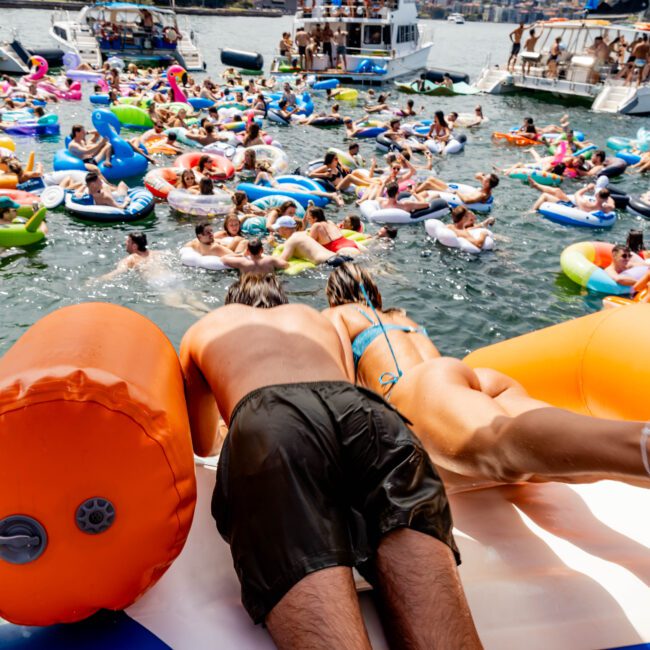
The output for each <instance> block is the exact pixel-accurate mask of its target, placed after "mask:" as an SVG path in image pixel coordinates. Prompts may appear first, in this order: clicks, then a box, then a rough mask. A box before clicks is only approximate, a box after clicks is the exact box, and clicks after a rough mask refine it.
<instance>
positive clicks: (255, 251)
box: [248, 237, 264, 255]
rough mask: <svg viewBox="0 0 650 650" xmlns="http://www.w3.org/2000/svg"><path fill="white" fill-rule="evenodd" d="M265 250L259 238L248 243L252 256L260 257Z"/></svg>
mask: <svg viewBox="0 0 650 650" xmlns="http://www.w3.org/2000/svg"><path fill="white" fill-rule="evenodd" d="M263 250H264V244H263V243H262V240H261V239H260V238H259V237H253V239H250V240H249V241H248V252H249V253H250V254H251V255H259V254H260V253H261V252H262V251H263Z"/></svg>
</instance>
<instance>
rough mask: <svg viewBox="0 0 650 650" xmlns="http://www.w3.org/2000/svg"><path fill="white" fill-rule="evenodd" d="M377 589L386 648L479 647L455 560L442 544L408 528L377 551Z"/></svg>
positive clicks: (396, 532)
mask: <svg viewBox="0 0 650 650" xmlns="http://www.w3.org/2000/svg"><path fill="white" fill-rule="evenodd" d="M376 564H377V574H378V591H379V596H380V598H381V601H382V606H383V608H384V609H385V610H386V612H385V615H384V616H383V622H384V625H385V626H386V630H385V631H386V634H387V636H388V639H389V644H390V646H391V647H394V648H409V649H410V650H431V649H432V648H440V649H444V650H453V649H454V648H458V650H461V649H462V650H473V649H478V648H482V647H483V646H482V645H481V641H480V639H479V637H478V633H477V631H476V627H475V626H474V621H473V620H472V615H471V613H470V611H469V606H468V604H467V600H466V599H465V593H464V592H463V587H462V585H461V583H460V578H459V576H458V571H457V570H456V562H455V560H454V556H453V554H452V552H451V550H450V549H449V547H448V546H447V545H446V544H444V543H443V542H441V541H439V540H437V539H435V538H434V537H430V536H429V535H425V534H424V533H420V532H418V531H415V530H411V529H408V528H399V529H397V530H394V531H392V532H390V533H388V535H385V536H384V537H383V538H382V540H381V542H380V544H379V549H378V550H377V563H376Z"/></svg>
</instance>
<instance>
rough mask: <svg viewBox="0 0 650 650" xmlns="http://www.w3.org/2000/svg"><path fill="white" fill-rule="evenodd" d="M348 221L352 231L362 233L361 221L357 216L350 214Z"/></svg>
mask: <svg viewBox="0 0 650 650" xmlns="http://www.w3.org/2000/svg"><path fill="white" fill-rule="evenodd" d="M347 219H348V221H349V222H350V227H351V228H350V229H351V230H354V232H361V219H360V218H359V217H358V215H356V214H349V215H348V216H347Z"/></svg>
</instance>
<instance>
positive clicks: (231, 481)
mask: <svg viewBox="0 0 650 650" xmlns="http://www.w3.org/2000/svg"><path fill="white" fill-rule="evenodd" d="M212 514H213V516H214V518H215V519H216V522H217V528H218V529H219V532H220V533H221V535H222V536H223V538H224V539H225V540H226V541H227V542H228V543H229V544H230V548H231V553H232V557H233V562H234V565H235V569H236V571H237V575H238V577H239V580H240V582H241V590H242V602H243V604H244V607H245V608H246V610H247V611H248V613H249V614H250V616H251V618H252V619H253V620H254V621H255V622H256V623H260V622H262V621H263V620H264V619H265V618H266V616H267V615H268V614H269V612H270V611H271V610H272V609H273V608H274V607H275V605H276V604H277V603H278V602H279V601H280V599H281V598H282V597H283V596H284V595H285V594H286V593H287V592H288V591H289V590H290V589H291V588H292V587H293V586H294V585H295V584H296V583H298V582H299V581H300V580H301V579H302V578H304V577H305V576H306V575H308V574H309V573H312V572H314V571H318V570H320V569H324V568H327V567H333V566H355V567H357V569H359V571H360V572H361V574H362V575H363V576H364V577H365V578H366V579H367V580H368V581H369V582H370V583H371V584H373V583H374V582H375V579H374V575H373V558H374V554H375V552H376V550H377V547H378V545H379V542H380V540H381V538H382V536H384V535H385V534H386V533H388V532H390V531H392V530H394V529H396V528H403V527H407V528H411V529H413V530H417V531H420V532H422V533H425V534H427V535H430V536H432V537H435V538H436V539H438V540H440V541H442V542H444V543H445V544H446V545H447V546H449V547H450V548H451V550H452V551H453V553H454V556H455V558H456V561H457V562H458V563H460V555H459V553H458V549H457V547H456V544H455V542H454V539H453V536H452V521H451V513H450V510H449V504H448V502H447V497H446V495H445V491H444V487H443V485H442V482H441V481H440V478H439V477H438V474H437V473H436V470H435V468H434V467H433V465H432V463H431V461H430V460H429V457H428V455H427V453H426V452H425V451H424V449H423V447H422V445H421V444H420V442H419V441H418V440H417V439H416V437H415V436H414V435H413V433H412V432H411V431H410V429H409V428H408V427H407V426H406V424H405V421H404V419H403V418H402V417H401V416H400V415H399V413H397V411H396V410H395V409H394V408H393V407H391V406H390V405H389V404H387V403H386V402H384V400H383V399H382V398H381V397H379V396H378V395H376V394H375V393H372V392H371V391H367V390H364V389H361V388H357V387H355V386H353V385H352V384H349V383H347V382H313V383H303V384H284V385H278V386H267V387H264V388H260V389H258V390H255V391H253V392H252V393H250V394H249V395H247V396H246V397H244V398H243V399H242V400H241V401H240V402H239V404H238V405H237V407H236V408H235V409H234V411H233V414H232V417H231V423H230V430H229V433H228V436H227V438H226V440H225V442H224V445H223V448H222V451H221V457H220V459H219V468H218V470H217V484H216V487H215V490H214V494H213V497H212Z"/></svg>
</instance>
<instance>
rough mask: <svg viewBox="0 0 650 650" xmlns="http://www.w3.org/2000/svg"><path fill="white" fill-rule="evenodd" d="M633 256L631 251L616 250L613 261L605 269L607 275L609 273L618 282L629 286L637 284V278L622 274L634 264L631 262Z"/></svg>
mask: <svg viewBox="0 0 650 650" xmlns="http://www.w3.org/2000/svg"><path fill="white" fill-rule="evenodd" d="M631 258H632V255H631V253H630V252H629V251H616V252H615V253H614V254H613V256H612V263H611V264H610V265H609V266H608V267H607V268H606V269H605V273H607V275H609V277H610V278H612V280H614V282H616V283H617V284H622V285H624V286H628V287H632V286H634V285H636V284H637V280H635V279H634V278H630V277H627V276H625V275H621V273H623V271H626V270H627V269H629V268H630V267H631V266H632V264H630V260H631Z"/></svg>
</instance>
